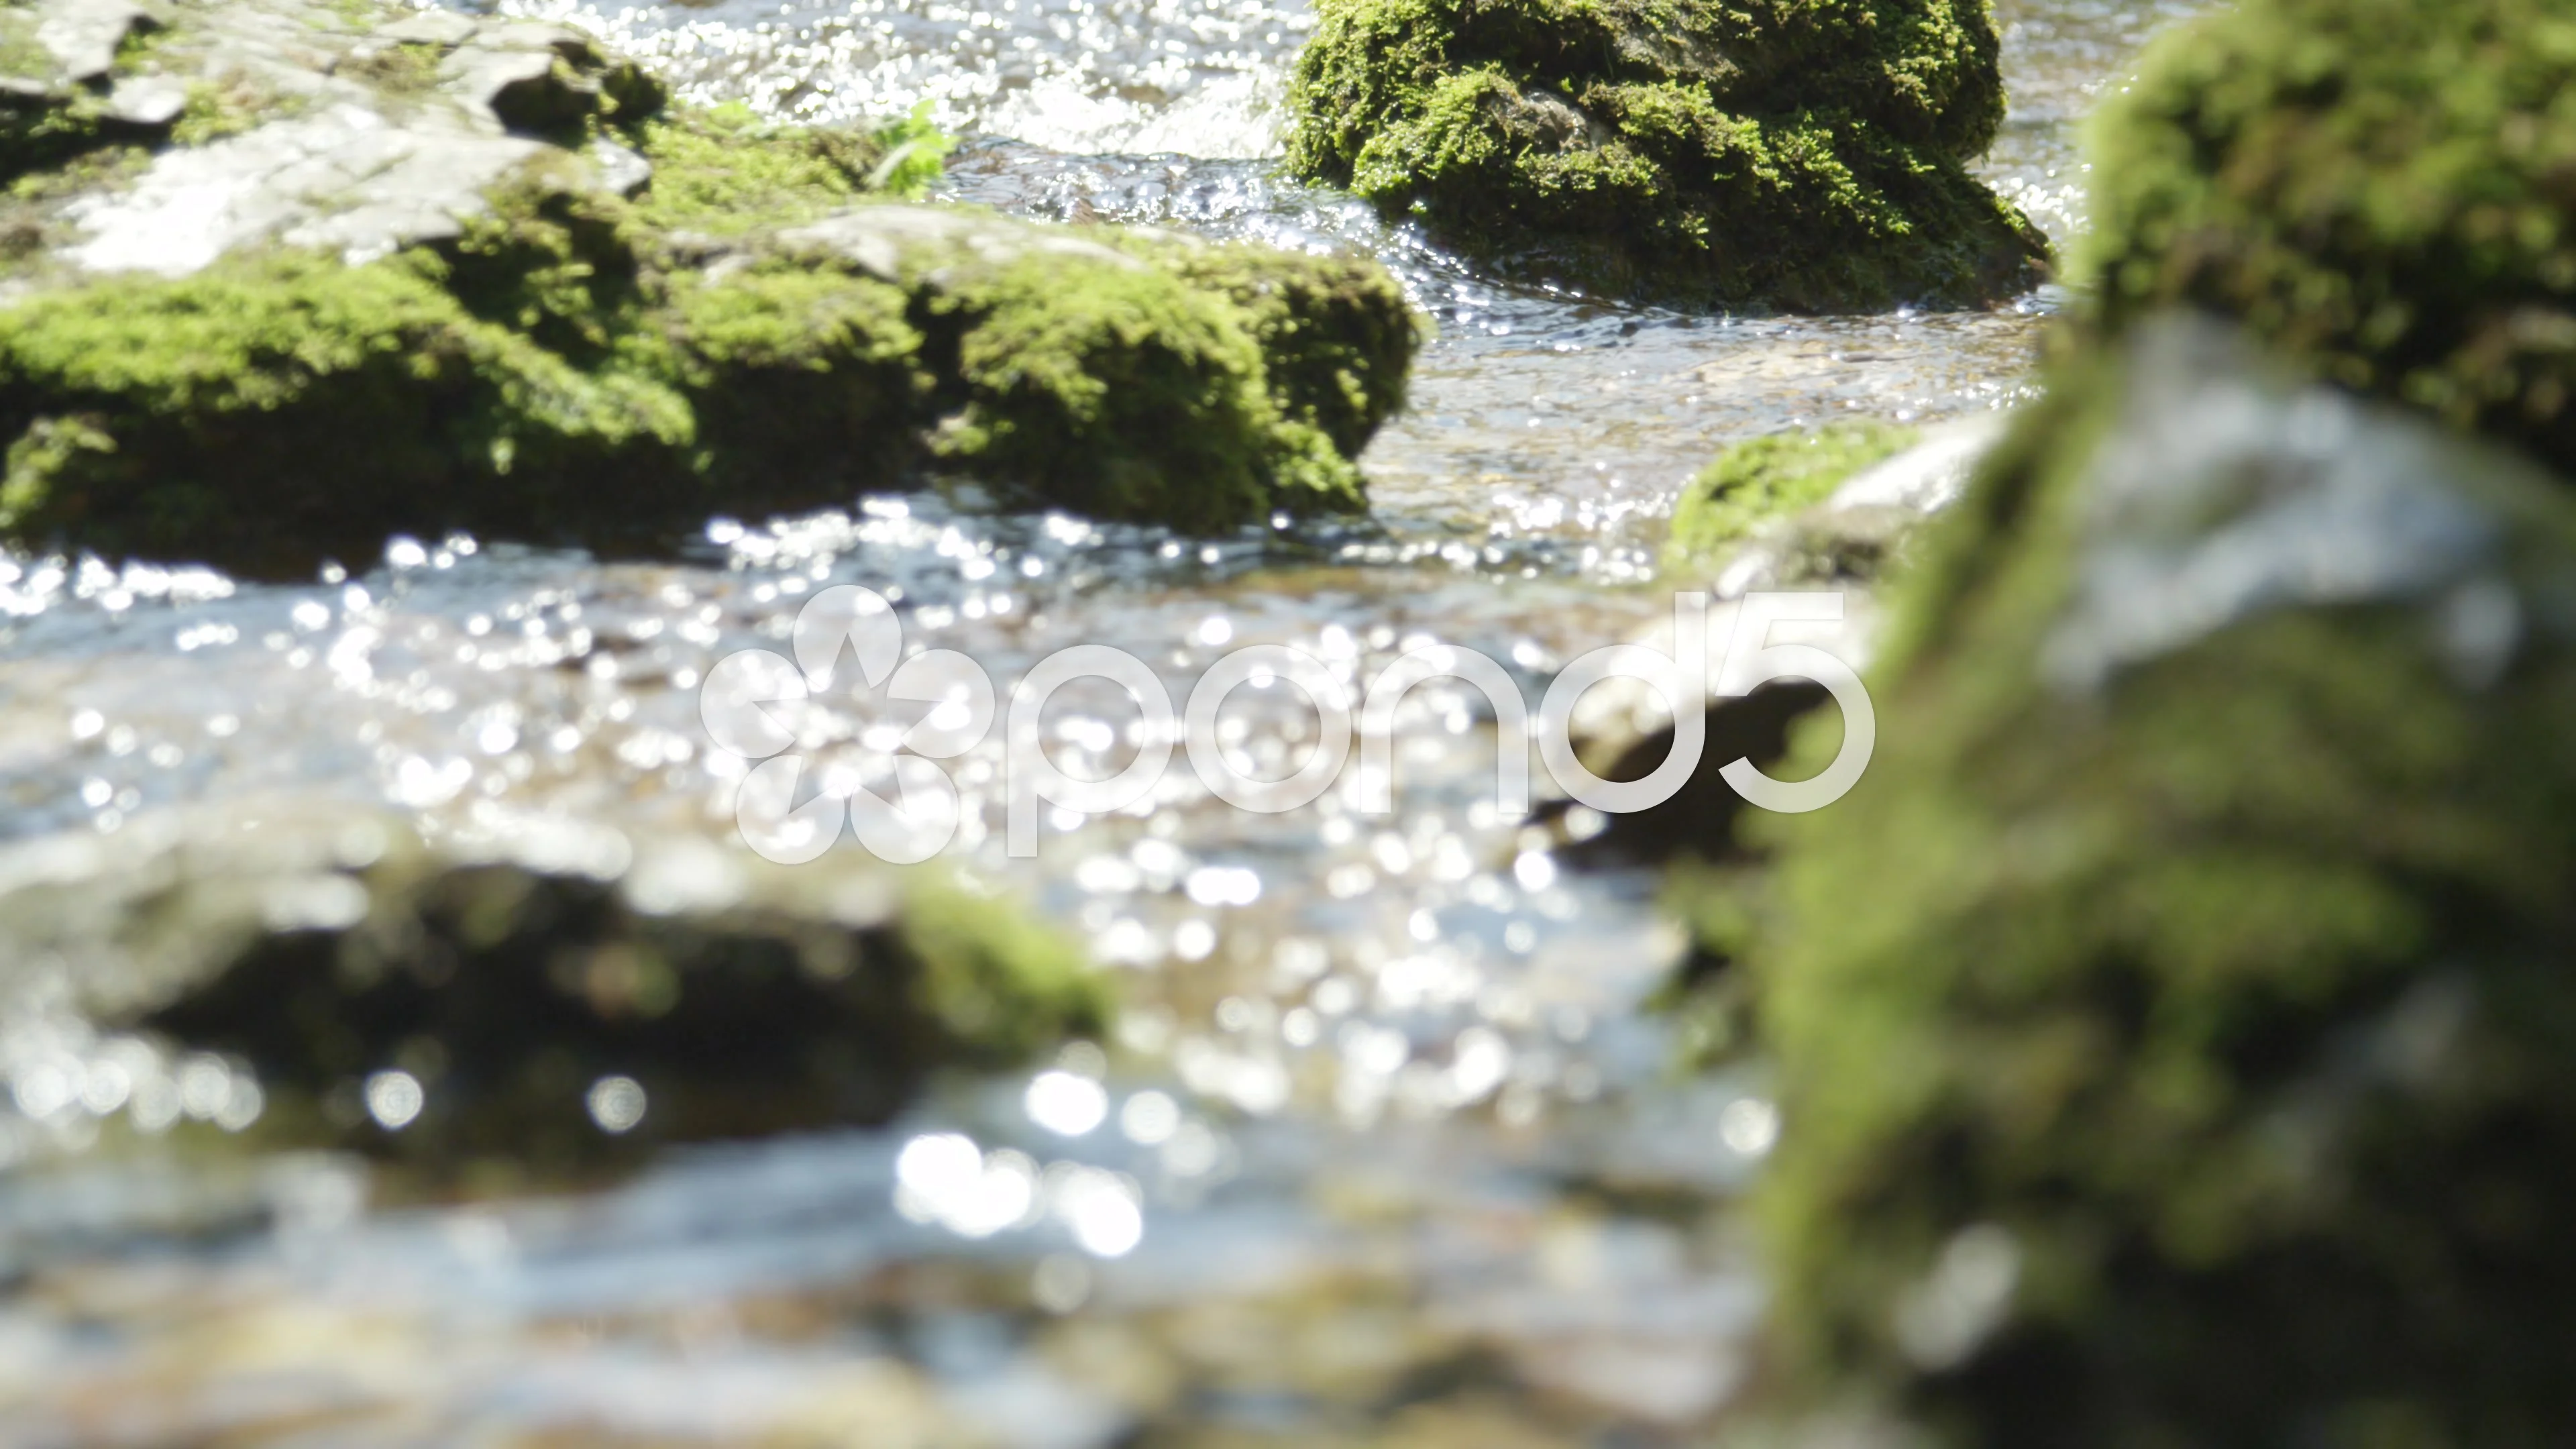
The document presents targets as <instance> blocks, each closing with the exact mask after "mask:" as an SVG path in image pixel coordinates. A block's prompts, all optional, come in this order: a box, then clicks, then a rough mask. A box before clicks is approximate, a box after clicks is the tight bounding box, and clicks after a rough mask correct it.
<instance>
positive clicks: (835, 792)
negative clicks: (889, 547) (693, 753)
mask: <svg viewBox="0 0 2576 1449" xmlns="http://www.w3.org/2000/svg"><path fill="white" fill-rule="evenodd" d="M789 642H790V647H791V648H792V649H793V650H794V652H795V655H796V658H795V660H794V661H793V662H790V661H789V660H787V659H784V658H781V657H780V656H779V655H777V654H775V653H772V652H771V651H769V650H767V649H746V650H743V651H741V652H740V653H736V654H728V655H726V656H725V657H724V658H722V659H720V660H717V661H716V665H715V667H714V668H713V669H710V670H708V671H707V678H706V683H705V684H703V685H702V686H700V687H699V690H698V719H699V721H700V722H701V723H702V724H704V725H705V726H706V730H707V737H708V738H710V739H712V740H714V741H715V742H716V744H717V745H718V746H720V747H722V748H724V749H726V750H730V751H732V752H733V753H734V754H736V755H739V756H741V757H742V758H744V759H745V760H752V761H757V762H758V763H757V764H754V765H753V766H752V767H751V770H750V772H749V773H748V774H746V775H745V776H744V777H743V780H742V785H741V787H740V789H739V791H738V792H737V793H736V795H735V797H734V823H735V824H736V825H738V826H739V827H740V828H741V830H742V838H743V840H744V841H745V842H746V843H748V844H749V845H750V846H751V848H752V849H753V850H754V851H757V852H758V853H759V854H760V855H761V856H762V857H764V858H765V859H768V860H772V861H776V862H777V863H779V864H781V865H802V864H804V863H805V862H807V861H809V860H813V859H815V858H817V857H819V856H820V855H822V853H823V852H824V851H826V850H829V849H831V848H832V843H833V842H834V841H836V840H838V839H839V838H840V834H841V827H842V825H843V824H844V823H846V824H847V825H848V826H849V828H850V833H851V834H853V835H855V836H857V837H858V840H859V843H860V844H861V845H864V846H866V847H867V848H868V849H869V850H870V851H873V852H874V853H875V854H877V855H878V856H880V857H882V858H884V859H886V860H889V861H892V862H894V863H895V864H897V865H910V864H912V863H914V862H916V861H923V860H928V859H929V858H930V857H931V856H933V855H936V854H938V853H939V852H940V851H942V850H944V849H946V848H947V846H948V842H949V841H950V840H951V839H953V838H955V836H956V834H957V820H958V797H957V782H956V781H955V780H952V779H950V778H949V775H948V772H947V771H946V770H944V769H941V768H940V767H939V766H938V765H936V764H934V763H932V762H933V761H936V760H945V759H953V758H955V757H956V756H958V755H962V754H964V753H965V752H966V751H968V750H971V749H973V748H974V747H975V746H976V745H978V744H981V743H982V742H983V739H984V736H985V735H986V734H988V733H990V732H991V730H992V727H993V680H992V677H991V676H990V675H987V674H986V673H985V672H984V668H983V666H982V665H979V664H977V663H976V662H975V661H974V660H972V659H969V658H967V657H966V656H965V655H963V654H960V653H958V652H956V651H955V650H953V649H931V650H926V651H923V652H922V653H918V654H915V655H914V656H913V657H911V658H910V659H903V658H902V655H903V623H902V621H901V620H900V619H898V618H897V617H896V615H895V612H894V606H893V605H892V604H889V603H887V602H886V599H885V596H884V595H882V594H880V593H878V592H876V591H875V590H874V589H863V588H860V587H858V586H856V585H854V584H842V585H839V586H837V587H834V588H829V589H825V590H823V591H822V592H820V593H818V594H816V595H814V597H812V598H810V599H808V600H806V601H805V607H804V608H802V609H800V610H798V611H797V614H796V627H795V629H794V631H793V633H792V634H791V636H790V641H789ZM845 656H846V663H847V665H848V666H851V667H853V668H854V669H855V672H856V673H857V675H858V679H859V681H860V682H861V683H862V684H864V686H865V688H866V689H868V690H871V691H873V690H876V689H878V688H880V687H882V688H883V690H884V691H885V694H886V696H887V697H888V698H889V699H899V700H908V701H912V702H915V703H920V704H926V705H928V706H930V708H929V710H928V711H927V712H926V713H925V714H923V715H922V717H921V718H920V719H919V720H918V721H917V722H915V723H914V724H913V725H912V726H911V727H910V728H909V729H906V730H904V731H903V732H902V733H901V734H900V735H899V736H897V737H895V738H893V739H891V740H888V741H884V743H886V744H889V745H891V746H893V747H894V748H893V749H891V750H889V751H887V752H886V757H887V758H888V759H889V761H890V763H891V768H892V776H893V779H892V784H893V791H894V795H895V798H894V799H893V800H888V799H886V798H885V797H884V796H883V795H880V794H878V793H877V791H876V790H874V789H871V788H870V787H869V785H868V784H867V782H866V781H865V780H864V779H863V778H862V777H861V776H859V775H858V774H857V773H856V772H854V771H850V770H846V769H844V770H837V771H833V772H830V773H828V774H827V776H826V778H825V779H824V780H822V781H821V782H820V788H818V789H816V790H815V791H814V792H813V794H812V795H811V796H810V797H809V798H807V799H806V801H805V802H804V803H803V804H801V805H800V804H797V803H796V792H797V787H798V785H799V784H800V783H802V782H803V780H804V777H805V769H806V765H807V764H808V757H809V755H810V754H811V752H813V751H815V750H818V749H820V748H822V747H823V746H825V745H827V744H830V743H832V742H833V741H834V740H835V738H836V736H837V734H838V732H839V731H840V730H841V729H842V728H843V727H844V726H843V723H842V719H841V717H840V716H839V715H837V714H835V713H834V712H832V711H830V710H828V709H824V708H822V707H820V706H819V705H818V704H817V700H818V698H819V697H820V696H822V695H823V694H824V693H825V692H826V691H828V690H830V689H832V687H833V686H834V684H835V683H836V682H839V683H844V684H845V685H846V681H845V680H843V679H841V678H840V671H841V670H842V668H843V667H844V664H845ZM898 660H901V662H900V663H898V662H897V661H898ZM852 692H853V693H856V692H857V691H855V690H853V691H852Z"/></svg>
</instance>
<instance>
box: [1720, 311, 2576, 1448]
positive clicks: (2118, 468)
mask: <svg viewBox="0 0 2576 1449" xmlns="http://www.w3.org/2000/svg"><path fill="white" fill-rule="evenodd" d="M2134 332H2135V341H2134V343H2133V344H2131V345H2130V346H2129V347H2127V348H2126V349H2125V350H2123V351H2121V352H2120V353H2118V354H2117V355H2114V356H2110V357H2105V358H2101V359H2097V360H2093V361H2090V362H2083V363H2073V364H2068V365H2065V366H2064V367H2062V368H2061V370H2060V372H2059V373H2058V375H2057V376H2056V377H2055V378H2054V380H2053V387H2052V390H2051V395H2050V397H2049V398H2048V400H2047V401H2046V402H2044V403H2042V404H2040V405H2038V406H2037V407H2035V408H2034V409H2032V410H2031V411H2030V412H2029V413H2028V414H2027V415H2026V416H2025V417H2024V418H2023V419H2022V420H2021V422H2020V423H2019V425H2018V426H2017V427H2016V429H2015V430H2014V432H2013V433H2012V435H2011V436H2010V437H2009V438H2008V439H2007V440H2006V441H2005V442H2004V443H2003V444H2002V446H2001V447H2000V449H1999V450H1998V452H1997V453H1996V454H1995V455H1994V456H1993V457H1992V458H1991V459H1990V460H1989V461H1988V463H1987V465H1986V466H1985V467H1984V468H1983V470H1982V471H1981V474H1980V476H1979V478H1978V480H1977V481H1976V483H1975V484H1974V485H1973V486H1972V488H1971V491H1970V493H1969V495H1968V496H1967V497H1966V498H1965V499H1964V500H1963V501H1962V503H1961V504H1960V505H1959V506H1958V508H1957V509H1956V510H1955V511H1954V513H1953V516H1952V521H1951V522H1950V523H1949V524H1948V525H1946V526H1945V528H1944V529H1943V530H1942V531H1941V532H1939V533H1938V534H1937V536H1936V538H1935V539H1934V540H1933V541H1932V543H1931V554H1930V556H1929V557H1928V558H1927V560H1926V562H1925V563H1924V565H1923V567H1922V568H1921V569H1920V570H1919V571H1918V573H1917V575H1916V577H1915V579H1914V580H1913V582H1912V584H1911V585H1910V597H1909V601H1908V607H1907V608H1906V610H1904V611H1903V612H1901V613H1900V616H1899V620H1898V623H1897V625H1896V627H1895V629H1894V630H1893V631H1892V634H1891V636H1890V638H1889V639H1888V641H1887V643H1886V645H1885V646H1884V650H1883V653H1882V656H1881V658H1880V661H1879V665H1878V668H1877V671H1876V674H1875V678H1874V681H1873V693H1874V695H1875V698H1876V701H1877V707H1878V711H1879V716H1880V719H1881V721H1882V731H1881V735H1880V744H1879V752H1878V756H1877V759H1876V761H1875V763H1874V764H1873V765H1872V767H1871V769H1870V771H1869V773H1868V775H1867V776H1866V777H1865V778H1864V779H1863V780H1862V782H1861V783H1860V785H1859V787H1858V788H1857V789H1855V790H1854V791H1853V792H1852V794H1851V795H1850V796H1849V797H1848V798H1846V799H1845V800H1844V801H1843V802H1842V803H1841V804H1839V805H1837V806H1836V807H1834V808H1832V809H1830V810H1827V811H1824V812H1821V813H1819V814H1816V815H1813V816H1805V817H1798V818H1796V819H1795V820H1783V821H1780V822H1777V823H1776V824H1774V825H1773V826H1772V828H1770V829H1767V830H1765V831H1764V832H1762V835H1763V837H1764V838H1765V839H1766V840H1767V841H1768V842H1771V843H1775V844H1776V845H1777V846H1778V847H1779V849H1780V864H1779V866H1778V868H1777V869H1778V878H1777V880H1776V882H1775V883H1774V884H1773V885H1772V886H1771V887H1770V888H1769V890H1768V892H1767V894H1766V896H1765V899H1766V900H1767V902H1768V904H1767V910H1768V912H1769V915H1768V916H1767V917H1765V918H1762V919H1758V920H1755V921H1753V922H1752V923H1751V928H1750V930H1749V935H1750V937H1751V940H1752V949H1751V950H1750V952H1749V964H1750V967H1751V969H1752V971H1753V975H1754V981H1755V983H1756V985H1757V986H1758V987H1759V989H1760V1000H1759V1006H1758V1010H1759V1013H1760V1018H1761V1025H1762V1027H1763V1029H1764V1031H1765V1033H1766V1034H1767V1036H1768V1038H1769V1043H1770V1046H1771V1049H1772V1050H1773V1051H1774V1052H1775V1053H1776V1057H1777V1063H1778V1070H1779V1073H1780V1084H1781V1100H1782V1107H1783V1111H1784V1114H1785V1126H1784V1130H1783V1134H1782V1137H1781V1146H1780V1148H1779V1150H1778V1152H1777V1154H1776V1156H1775V1158H1774V1161H1773V1166H1772V1171H1771V1173H1770V1175H1769V1176H1768V1178H1767V1179H1766V1181H1765V1182H1764V1184H1763V1185H1762V1187H1761V1189H1760V1205H1761V1207H1762V1210H1763V1217H1764V1220H1765V1223H1766V1225H1767V1227H1768V1229H1769V1230H1770V1234H1771V1239H1772V1243H1773V1245H1774V1247H1775V1249H1776V1251H1777V1278H1776V1288H1777V1298H1776V1303H1777V1305H1778V1307H1777V1314H1776V1319H1777V1325H1778V1327H1779V1329H1780V1331H1781V1343H1782V1346H1783V1349H1784V1352H1785V1353H1786V1354H1787V1356H1788V1358H1789V1360H1790V1362H1791V1364H1792V1366H1793V1367H1794V1369H1795V1370H1797V1371H1798V1372H1800V1373H1803V1374H1804V1375H1806V1378H1805V1380H1804V1382H1805V1383H1806V1384H1808V1385H1809V1386H1810V1387H1812V1388H1815V1389H1817V1390H1818V1392H1819V1393H1820V1394H1822V1395H1824V1396H1827V1397H1831V1398H1836V1399H1840V1398H1844V1397H1849V1396H1854V1395H1857V1396H1859V1397H1860V1398H1862V1399H1864V1400H1874V1401H1877V1402H1880V1403H1882V1404H1885V1405H1890V1406H1893V1407H1896V1408H1898V1409H1901V1410H1902V1411H1904V1412H1907V1413H1909V1414H1911V1415H1913V1416H1915V1417H1916V1418H1917V1419H1918V1420H1919V1422H1920V1423H1922V1424H1923V1425H1925V1426H1927V1427H1928V1428H1929V1429H1930V1430H1931V1431H1932V1432H1933V1434H1934V1436H1935V1437H1936V1438H1937V1439H1938V1440H1939V1441H1940V1442H1943V1443H1950V1444H1958V1445H1978V1446H1984V1449H2020V1446H2034V1449H2042V1446H2044V1449H2057V1446H2069V1449H2071V1446H2079V1445H2082V1446H2099V1445H2140V1446H2145V1445H2165V1444H2217V1445H2237V1444H2242V1445H2257V1444H2261V1445H2280V1444H2298V1445H2316V1446H2325V1449H2344V1446H2350V1449H2365V1446H2386V1445H2407V1446H2427V1449H2430V1446H2459V1449H2468V1446H2479V1449H2514V1446H2538V1445H2543V1444H2553V1443H2557V1442H2560V1441H2561V1440H2563V1438H2564V1437H2565V1432H2566V1429H2567V1426H2568V1425H2569V1424H2571V1423H2576V1387H2571V1384H2570V1380H2569V1379H2568V1377H2567V1375H2566V1372H2565V1365H2566V1364H2568V1363H2569V1362H2571V1361H2576V1240H2571V1239H2570V1238H2569V1236H2568V1235H2567V1233H2566V1231H2565V1223H2566V1221H2567V1220H2568V1219H2569V1217H2570V1215H2571V1214H2576V1174H2571V1172H2570V1170H2569V1168H2568V1166H2567V1164H2568V1163H2570V1162H2576V1067H2571V1065H2570V1064H2571V1063H2576V978H2571V977H2570V976H2569V972H2568V964H2569V962H2570V960H2571V959H2576V891H2571V890H2570V889H2569V882H2570V881H2571V880H2576V747H2571V744H2570V736H2569V734H2568V731H2567V721H2568V720H2569V719H2571V718H2576V507H2571V506H2570V504H2569V502H2568V500H2567V497H2566V490H2565V485H2564V484H2563V482H2561V481H2560V480H2558V479H2555V478H2552V477H2550V476H2548V475H2545V474H2543V473H2541V472H2539V471H2538V470H2536V469H2534V468H2532V467H2530V466H2529V465H2527V464H2525V463H2522V462H2520V461H2517V460H2515V459H2514V458H2512V457H2510V456H2507V455H2504V454H2501V453H2499V452H2496V451H2493V450H2490V449H2487V448H2485V447H2482V446H2479V445H2475V444H2470V443H2465V442H2458V441H2454V440H2452V439H2451V438H2449V437H2447V436H2445V435H2444V434H2442V433H2441V432H2439V431H2438V430H2436V429H2435V428H2433V427H2431V426H2429V425H2427V424H2425V423H2422V422H2419V421H2417V420H2415V419H2413V418H2411V417H2409V416H2407V415H2405V414H2402V413H2399V412H2395V411H2393V410H2386V409H2381V408H2379V407H2376V406H2374V405H2371V404H2367V403H2363V402H2358V401H2355V400H2353V399H2352V398H2350V397H2349V396H2348V395H2345V394H2342V393H2339V392H2336V391H2331V390H2327V389H2323V388H2314V387H2301V386H2299V385H2297V384H2296V383H2295V382H2293V381H2288V380H2284V379H2282V378H2278V377H2276V376H2275V375H2274V374H2273V373H2272V372H2271V371H2269V370H2268V365H2266V364H2259V363H2257V362H2255V361H2253V360H2252V359H2251V357H2250V355H2249V353H2248V352H2247V350H2246V349H2245V348H2244V347H2243V345H2242V344H2240V343H2239V342H2238V341H2236V340H2235V338H2234V337H2233V336H2232V335H2230V334H2227V333H2225V332H2222V331H2220V330H2218V329H2216V328H2215V327H2214V326H2212V325H2211V324H2207V323H2202V322H2194V321H2173V320H2167V321H2159V322H2155V323H2148V324H2141V325H2139V326H2138V327H2136V328H2135V329H2134Z"/></svg>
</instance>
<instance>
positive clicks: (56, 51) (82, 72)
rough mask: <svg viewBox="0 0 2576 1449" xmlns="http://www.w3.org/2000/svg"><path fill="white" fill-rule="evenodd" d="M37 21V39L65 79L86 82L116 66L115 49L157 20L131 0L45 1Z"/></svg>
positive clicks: (157, 23) (155, 26)
mask: <svg viewBox="0 0 2576 1449" xmlns="http://www.w3.org/2000/svg"><path fill="white" fill-rule="evenodd" d="M39 14H40V17H41V18H39V19H38V20H37V22H36V42H37V43H38V44H39V45H42V46H43V47H44V48H45V49H46V50H48V51H51V52H52V53H53V57H54V60H55V62H56V63H57V64H59V65H60V66H61V67H62V74H63V78H64V79H65V80H69V81H72V82H74V83H76V84H86V83H87V82H90V81H94V80H97V79H98V78H100V77H101V76H104V75H106V74H107V73H108V72H109V71H110V70H112V69H114V68H115V66H116V52H117V49H118V48H119V47H120V46H122V45H124V44H125V40H126V37H127V36H129V35H131V34H133V33H135V32H136V31H138V30H144V31H148V30H155V29H158V28H159V27H160V22H159V21H158V20H156V19H154V18H153V16H152V13H151V12H150V11H147V10H145V9H144V8H143V7H142V6H140V5H137V4H135V3H133V0H47V3H46V4H45V6H44V8H43V10H42V11H41V12H39Z"/></svg>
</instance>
